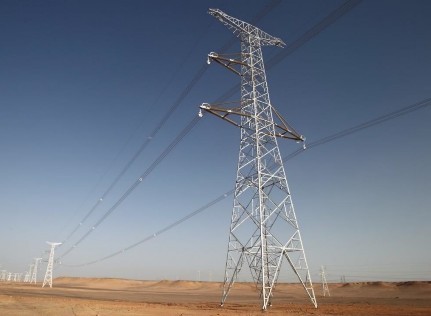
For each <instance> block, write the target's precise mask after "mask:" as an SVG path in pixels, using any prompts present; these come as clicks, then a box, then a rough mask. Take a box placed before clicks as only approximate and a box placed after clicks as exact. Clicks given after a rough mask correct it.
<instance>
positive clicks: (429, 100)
mask: <svg viewBox="0 0 431 316" xmlns="http://www.w3.org/2000/svg"><path fill="white" fill-rule="evenodd" d="M429 105H431V98H427V99H424V100H422V101H420V102H417V103H414V104H412V105H408V106H405V107H402V108H401V109H399V110H397V111H393V112H390V113H387V114H385V115H381V116H379V117H377V118H375V119H372V120H369V121H367V122H364V123H361V124H358V125H355V126H353V127H351V128H348V129H345V130H342V131H340V132H337V133H334V134H331V135H329V136H326V137H323V138H320V139H318V140H316V141H313V142H311V143H310V144H309V145H308V149H310V148H314V147H317V146H319V145H323V144H326V143H329V142H331V141H334V140H337V139H339V138H342V137H345V136H348V135H351V134H353V133H356V132H359V131H361V130H363V129H366V128H369V127H372V126H374V125H377V124H381V123H383V122H386V121H388V120H391V119H394V118H397V117H400V116H402V115H406V114H408V113H411V112H413V111H417V110H420V109H423V108H425V107H426V106H429ZM304 151H305V149H303V148H301V149H299V150H297V151H294V152H293V153H291V154H289V155H287V156H285V157H284V158H283V161H287V160H290V159H292V158H294V157H296V156H298V155H299V154H301V153H302V152H304ZM233 192H234V190H233V189H232V190H230V191H227V192H226V193H224V194H222V195H220V196H218V197H217V198H215V199H214V200H212V201H211V202H209V203H207V204H205V205H204V206H202V207H200V208H198V209H197V210H196V211H193V212H191V213H189V214H187V215H186V216H184V217H182V218H180V219H179V220H177V221H175V222H174V223H172V224H169V225H168V226H165V227H164V228H162V229H160V230H159V231H157V232H156V233H154V234H151V235H149V236H147V237H145V238H144V239H142V240H140V241H138V242H136V243H134V244H132V245H130V246H128V247H126V248H123V249H121V250H118V251H116V252H114V253H112V254H110V255H107V256H105V257H102V258H100V259H97V260H94V261H90V262H87V263H83V264H78V265H65V266H69V267H82V266H86V265H91V264H94V263H99V262H101V261H104V260H107V259H110V258H112V257H115V256H117V255H120V254H122V253H124V252H125V251H127V250H130V249H132V248H135V247H137V246H139V245H141V244H143V243H145V242H147V241H150V240H152V239H154V238H155V237H157V236H159V235H161V234H162V233H165V232H167V231H168V230H170V229H172V228H174V227H176V226H178V225H179V224H181V223H183V222H185V221H186V220H188V219H190V218H192V217H194V216H196V215H198V214H199V213H202V212H203V211H205V210H207V209H208V208H209V207H211V206H213V205H214V204H216V203H218V202H220V201H222V200H224V199H225V198H227V197H228V196H230V195H232V194H233Z"/></svg>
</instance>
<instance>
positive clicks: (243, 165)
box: [199, 9, 317, 310]
mask: <svg viewBox="0 0 431 316" xmlns="http://www.w3.org/2000/svg"><path fill="white" fill-rule="evenodd" d="M209 14H211V15H213V16H214V17H216V18H217V19H218V20H219V21H221V22H222V23H223V24H224V25H226V26H227V27H228V28H229V29H231V30H232V31H233V33H234V34H235V35H237V36H238V37H239V38H240V41H241V54H238V56H240V60H238V59H235V58H232V57H233V56H228V55H218V54H216V53H210V54H209V55H208V62H211V61H214V62H217V63H219V64H221V65H223V66H224V67H226V68H227V69H229V70H231V71H232V72H234V73H236V74H237V75H239V76H240V77H241V101H240V103H239V106H237V107H236V108H230V109H225V108H222V107H219V106H217V105H215V104H208V103H204V104H202V105H201V106H200V113H199V114H200V115H202V111H205V112H209V113H211V114H214V115H216V116H218V117H220V118H223V119H224V120H226V121H228V122H230V123H232V124H234V125H235V126H238V127H240V128H241V142H240V150H239V161H238V167H237V179H236V183H235V193H234V201H233V211H232V218H231V225H230V234H229V243H228V251H227V259H226V268H225V279H224V285H223V295H222V299H221V305H222V306H223V304H224V302H225V301H226V298H227V296H228V294H229V291H230V289H231V287H232V285H233V284H234V282H235V280H236V279H237V276H238V273H239V272H240V270H241V268H242V266H243V264H244V263H246V264H247V265H248V266H249V268H250V271H251V275H252V277H253V280H254V281H255V282H256V285H257V288H258V290H259V291H260V295H261V298H262V300H263V304H262V309H263V310H266V309H267V307H268V306H270V305H271V297H272V295H273V289H274V286H275V284H276V282H277V279H278V277H279V272H280V268H281V265H282V262H283V261H284V259H285V260H286V261H287V262H288V264H289V266H290V267H291V268H292V270H293V272H294V273H295V275H296V276H297V277H298V279H299V282H300V283H301V284H302V285H303V287H304V289H305V291H306V292H307V294H308V296H309V298H310V300H311V302H312V303H313V305H314V306H315V307H317V302H316V298H315V295H314V290H313V286H312V283H311V278H310V272H309V269H308V265H307V260H306V258H305V252H304V248H303V244H302V239H301V235H300V232H299V226H298V223H297V220H296V215H295V211H294V208H293V204H292V200H291V196H290V192H289V187H288V184H287V180H286V174H285V172H284V167H283V162H282V159H281V155H280V151H279V148H278V143H277V139H276V138H277V137H282V138H287V139H293V140H296V141H303V140H304V138H303V137H302V136H301V135H299V134H298V133H297V132H296V131H295V130H294V129H292V128H291V127H290V126H289V125H288V124H287V122H286V121H285V120H284V119H283V118H282V117H281V115H280V114H279V113H278V112H277V111H276V110H275V109H274V107H273V106H272V105H271V102H270V99H269V93H268V86H267V82H266V74H265V68H264V63H263V58H262V50H261V46H265V45H275V46H280V47H283V46H284V45H285V44H284V43H283V41H282V40H281V39H279V38H276V37H273V36H271V35H269V34H267V33H265V32H263V31H262V30H260V29H258V28H257V27H254V26H252V25H250V24H248V23H246V22H243V21H240V20H238V19H236V18H233V17H231V16H229V15H227V14H225V13H224V12H222V11H220V10H218V9H210V10H209Z"/></svg>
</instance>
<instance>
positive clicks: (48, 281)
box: [42, 241, 61, 287]
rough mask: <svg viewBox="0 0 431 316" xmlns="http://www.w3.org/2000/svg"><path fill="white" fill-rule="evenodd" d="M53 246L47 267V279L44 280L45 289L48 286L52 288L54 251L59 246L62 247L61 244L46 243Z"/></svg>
mask: <svg viewBox="0 0 431 316" xmlns="http://www.w3.org/2000/svg"><path fill="white" fill-rule="evenodd" d="M46 243H47V244H48V245H50V246H51V251H50V252H49V258H48V265H47V266H46V273H45V278H44V279H43V284H42V287H45V285H46V284H49V287H52V273H53V269H54V249H55V247H57V246H58V245H61V242H49V241H47V242H46Z"/></svg>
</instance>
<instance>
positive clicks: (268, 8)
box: [63, 0, 281, 244]
mask: <svg viewBox="0 0 431 316" xmlns="http://www.w3.org/2000/svg"><path fill="white" fill-rule="evenodd" d="M280 3H281V0H273V1H272V2H271V3H269V4H268V5H266V6H265V7H264V8H263V9H262V10H261V11H260V12H259V13H258V14H257V15H256V16H255V17H254V18H253V21H255V22H257V21H259V20H261V19H262V18H263V17H264V16H266V15H267V14H268V13H269V12H270V11H271V10H272V9H274V8H275V7H276V6H277V5H278V4H280ZM234 43H235V38H234V37H232V38H231V40H229V41H228V42H227V43H226V44H225V45H223V47H222V48H221V52H224V51H226V50H228V49H229V47H231V46H232V45H233V44H234ZM191 51H192V50H191ZM191 51H190V52H189V54H188V56H189V55H190V54H191ZM187 58H188V57H187ZM207 68H208V65H207V64H203V65H202V67H201V68H200V69H199V70H198V71H197V73H196V74H195V75H194V77H193V78H192V80H191V81H190V82H189V84H188V85H187V86H186V87H185V88H184V90H183V91H182V92H181V94H180V95H179V96H178V98H177V99H176V100H175V102H174V103H173V104H172V105H171V107H170V108H169V109H168V110H167V111H166V113H165V114H164V116H163V117H162V118H161V120H160V121H159V123H158V124H157V125H156V126H155V128H154V129H153V130H152V132H151V133H150V135H149V136H148V137H147V139H146V140H145V142H144V143H143V144H142V145H141V146H140V147H139V149H138V150H137V151H136V152H135V154H134V155H133V156H132V158H131V159H130V160H129V161H128V162H127V163H126V165H125V166H124V167H123V169H122V170H121V171H120V173H119V174H118V175H117V176H116V177H115V179H114V180H113V182H112V183H111V184H110V185H109V187H108V189H106V190H105V192H104V193H103V194H102V196H101V197H100V198H99V199H98V200H97V201H96V203H95V204H94V205H93V207H92V208H91V209H90V210H89V211H88V212H87V214H86V215H85V216H84V217H83V219H82V220H81V221H80V222H79V224H78V225H77V226H76V227H75V228H74V229H73V230H72V231H71V232H70V233H69V235H68V236H67V237H66V239H65V240H64V241H63V244H64V243H65V242H67V241H69V239H70V238H71V237H72V236H73V235H74V234H75V233H76V232H77V231H78V229H79V228H80V227H81V226H82V225H83V223H84V222H86V221H87V219H88V218H89V217H90V216H91V214H93V212H94V211H95V210H96V209H97V207H98V206H99V205H100V204H101V203H102V202H103V200H104V199H105V198H106V196H107V195H108V194H109V193H110V192H111V190H112V189H113V188H114V186H115V185H116V184H117V183H118V181H119V180H120V179H121V178H122V177H123V176H124V174H125V173H126V172H127V171H128V170H129V169H130V167H131V166H132V164H133V163H134V162H135V161H136V159H137V158H138V157H139V156H140V155H141V153H142V152H143V151H144V150H145V149H146V148H147V146H148V145H149V144H150V142H151V141H152V140H153V139H154V137H155V136H156V135H157V133H158V132H159V131H160V130H161V129H162V127H163V126H164V125H165V123H166V121H167V120H168V119H169V118H170V117H171V115H172V113H173V112H174V111H175V110H176V109H177V108H178V107H179V105H180V104H181V103H182V102H183V101H184V99H185V98H186V97H187V95H188V94H189V93H190V91H191V90H192V89H193V88H194V86H195V85H196V84H197V83H198V82H199V80H200V79H201V78H202V76H203V75H204V74H205V72H206V70H207ZM166 87H167V86H165V88H164V89H163V90H162V92H163V91H165V90H166ZM160 95H161V94H160ZM160 95H159V97H160Z"/></svg>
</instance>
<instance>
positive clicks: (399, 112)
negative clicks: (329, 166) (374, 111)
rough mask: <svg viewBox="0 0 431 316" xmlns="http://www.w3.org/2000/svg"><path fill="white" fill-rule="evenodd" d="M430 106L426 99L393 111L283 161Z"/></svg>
mask: <svg viewBox="0 0 431 316" xmlns="http://www.w3.org/2000/svg"><path fill="white" fill-rule="evenodd" d="M429 105H431V98H427V99H424V100H422V101H419V102H416V103H414V104H411V105H408V106H405V107H402V108H400V109H399V110H396V111H393V112H390V113H387V114H384V115H381V116H379V117H376V118H374V119H372V120H369V121H366V122H364V123H361V124H358V125H355V126H353V127H350V128H347V129H344V130H342V131H340V132H337V133H334V134H331V135H329V136H326V137H323V138H320V139H318V140H315V141H312V142H310V143H308V144H307V147H306V148H305V147H303V148H300V149H298V150H296V151H294V152H293V153H291V154H289V155H287V156H285V157H284V158H283V161H286V160H289V159H292V158H293V157H295V156H297V155H299V154H300V153H302V152H304V151H305V150H307V149H311V148H314V147H317V146H320V145H323V144H326V143H328V142H331V141H334V140H337V139H339V138H341V137H344V136H347V135H350V134H353V133H356V132H359V131H361V130H363V129H366V128H369V127H371V126H374V125H377V124H380V123H383V122H386V121H389V120H392V119H394V118H397V117H400V116H402V115H406V114H409V113H411V112H414V111H417V110H420V109H423V108H425V107H427V106H429Z"/></svg>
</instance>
